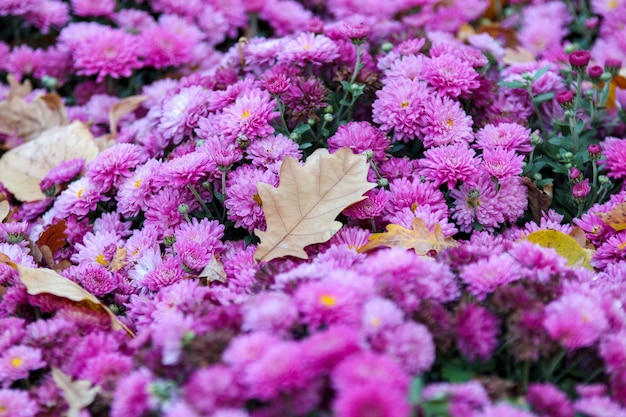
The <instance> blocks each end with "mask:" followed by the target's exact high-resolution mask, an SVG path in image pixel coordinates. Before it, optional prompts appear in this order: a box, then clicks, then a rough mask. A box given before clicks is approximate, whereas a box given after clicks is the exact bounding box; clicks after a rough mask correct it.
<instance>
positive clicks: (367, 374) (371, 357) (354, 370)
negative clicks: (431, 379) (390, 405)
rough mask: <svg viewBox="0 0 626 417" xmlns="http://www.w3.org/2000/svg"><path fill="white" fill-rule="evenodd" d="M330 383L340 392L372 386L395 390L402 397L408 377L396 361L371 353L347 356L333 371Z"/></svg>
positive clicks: (364, 352) (407, 383) (365, 352)
mask: <svg viewBox="0 0 626 417" xmlns="http://www.w3.org/2000/svg"><path fill="white" fill-rule="evenodd" d="M331 381H332V385H333V387H335V389H336V390H337V391H340V392H341V391H346V390H349V389H350V388H352V387H359V386H366V385H369V384H374V385H377V386H378V385H382V386H385V387H387V388H389V389H392V390H397V391H398V392H402V393H403V395H404V393H406V390H407V389H408V386H409V377H408V375H407V374H406V373H405V372H404V371H403V370H402V368H401V367H400V365H399V364H398V363H397V362H396V361H394V360H393V359H391V358H390V357H389V356H387V355H381V354H377V353H374V352H371V351H363V352H358V353H355V354H352V355H350V356H348V357H347V358H346V359H344V360H343V361H342V362H341V363H340V364H339V365H337V366H336V367H335V369H333V371H332V373H331Z"/></svg>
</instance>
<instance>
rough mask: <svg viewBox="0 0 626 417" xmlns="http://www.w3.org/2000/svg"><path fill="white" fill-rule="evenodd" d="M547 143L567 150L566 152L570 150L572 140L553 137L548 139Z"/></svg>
mask: <svg viewBox="0 0 626 417" xmlns="http://www.w3.org/2000/svg"><path fill="white" fill-rule="evenodd" d="M548 143H551V144H553V145H556V146H558V147H560V148H563V149H567V150H568V151H569V150H571V149H572V139H570V138H568V137H561V136H555V137H553V138H550V139H548Z"/></svg>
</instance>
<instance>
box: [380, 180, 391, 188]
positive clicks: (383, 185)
mask: <svg viewBox="0 0 626 417" xmlns="http://www.w3.org/2000/svg"><path fill="white" fill-rule="evenodd" d="M378 185H379V186H380V187H386V186H388V185H389V180H388V179H387V178H380V179H379V180H378Z"/></svg>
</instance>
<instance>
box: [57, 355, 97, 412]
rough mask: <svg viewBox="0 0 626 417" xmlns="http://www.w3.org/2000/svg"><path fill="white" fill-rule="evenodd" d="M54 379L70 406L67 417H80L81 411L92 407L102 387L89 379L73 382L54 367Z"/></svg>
mask: <svg viewBox="0 0 626 417" xmlns="http://www.w3.org/2000/svg"><path fill="white" fill-rule="evenodd" d="M52 379H54V383H55V384H56V385H57V387H59V388H60V389H61V392H62V395H63V398H65V401H66V402H67V404H68V405H69V406H70V409H69V410H68V412H67V417H79V416H80V410H82V409H83V408H85V407H87V406H89V405H91V403H92V402H93V400H95V399H96V395H98V393H99V392H100V387H98V386H94V385H93V384H92V383H91V381H89V380H87V379H80V380H76V381H72V378H71V377H70V376H69V375H67V374H65V373H64V372H63V371H61V370H60V369H59V368H55V367H52Z"/></svg>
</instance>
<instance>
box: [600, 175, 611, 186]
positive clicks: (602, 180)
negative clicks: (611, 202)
mask: <svg viewBox="0 0 626 417" xmlns="http://www.w3.org/2000/svg"><path fill="white" fill-rule="evenodd" d="M598 182H599V183H600V185H606V184H610V183H611V180H610V179H609V177H607V176H606V175H598Z"/></svg>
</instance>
